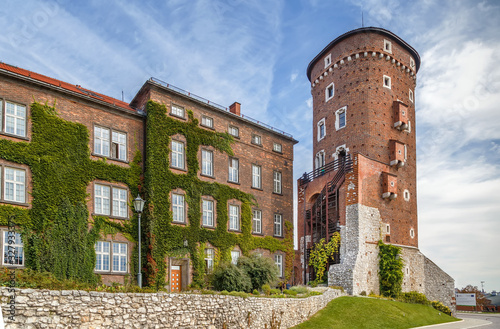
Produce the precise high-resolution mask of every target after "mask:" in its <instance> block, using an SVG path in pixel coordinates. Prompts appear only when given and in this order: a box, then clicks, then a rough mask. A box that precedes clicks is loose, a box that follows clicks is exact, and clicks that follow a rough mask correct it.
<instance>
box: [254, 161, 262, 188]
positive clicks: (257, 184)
mask: <svg viewBox="0 0 500 329" xmlns="http://www.w3.org/2000/svg"><path fill="white" fill-rule="evenodd" d="M261 171H262V168H261V166H257V165H254V164H253V165H252V187H253V188H258V189H260V188H262V174H261Z"/></svg>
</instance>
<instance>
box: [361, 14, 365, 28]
mask: <svg viewBox="0 0 500 329" xmlns="http://www.w3.org/2000/svg"><path fill="white" fill-rule="evenodd" d="M361 27H365V21H364V19H363V11H361Z"/></svg>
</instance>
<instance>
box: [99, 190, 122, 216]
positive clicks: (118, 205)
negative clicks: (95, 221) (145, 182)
mask: <svg viewBox="0 0 500 329" xmlns="http://www.w3.org/2000/svg"><path fill="white" fill-rule="evenodd" d="M94 212H95V213H96V214H97V215H112V216H114V217H122V218H127V217H128V191H127V190H126V189H123V188H119V187H111V186H109V185H101V184H95V185H94Z"/></svg>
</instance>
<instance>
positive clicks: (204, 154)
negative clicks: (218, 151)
mask: <svg viewBox="0 0 500 329" xmlns="http://www.w3.org/2000/svg"><path fill="white" fill-rule="evenodd" d="M201 174H202V175H205V176H213V175H214V152H212V151H209V150H201Z"/></svg>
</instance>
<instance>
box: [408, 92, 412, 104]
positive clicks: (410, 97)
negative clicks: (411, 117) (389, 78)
mask: <svg viewBox="0 0 500 329" xmlns="http://www.w3.org/2000/svg"><path fill="white" fill-rule="evenodd" d="M408 98H409V99H410V102H412V103H413V91H412V90H411V89H410V90H409V91H408Z"/></svg>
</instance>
